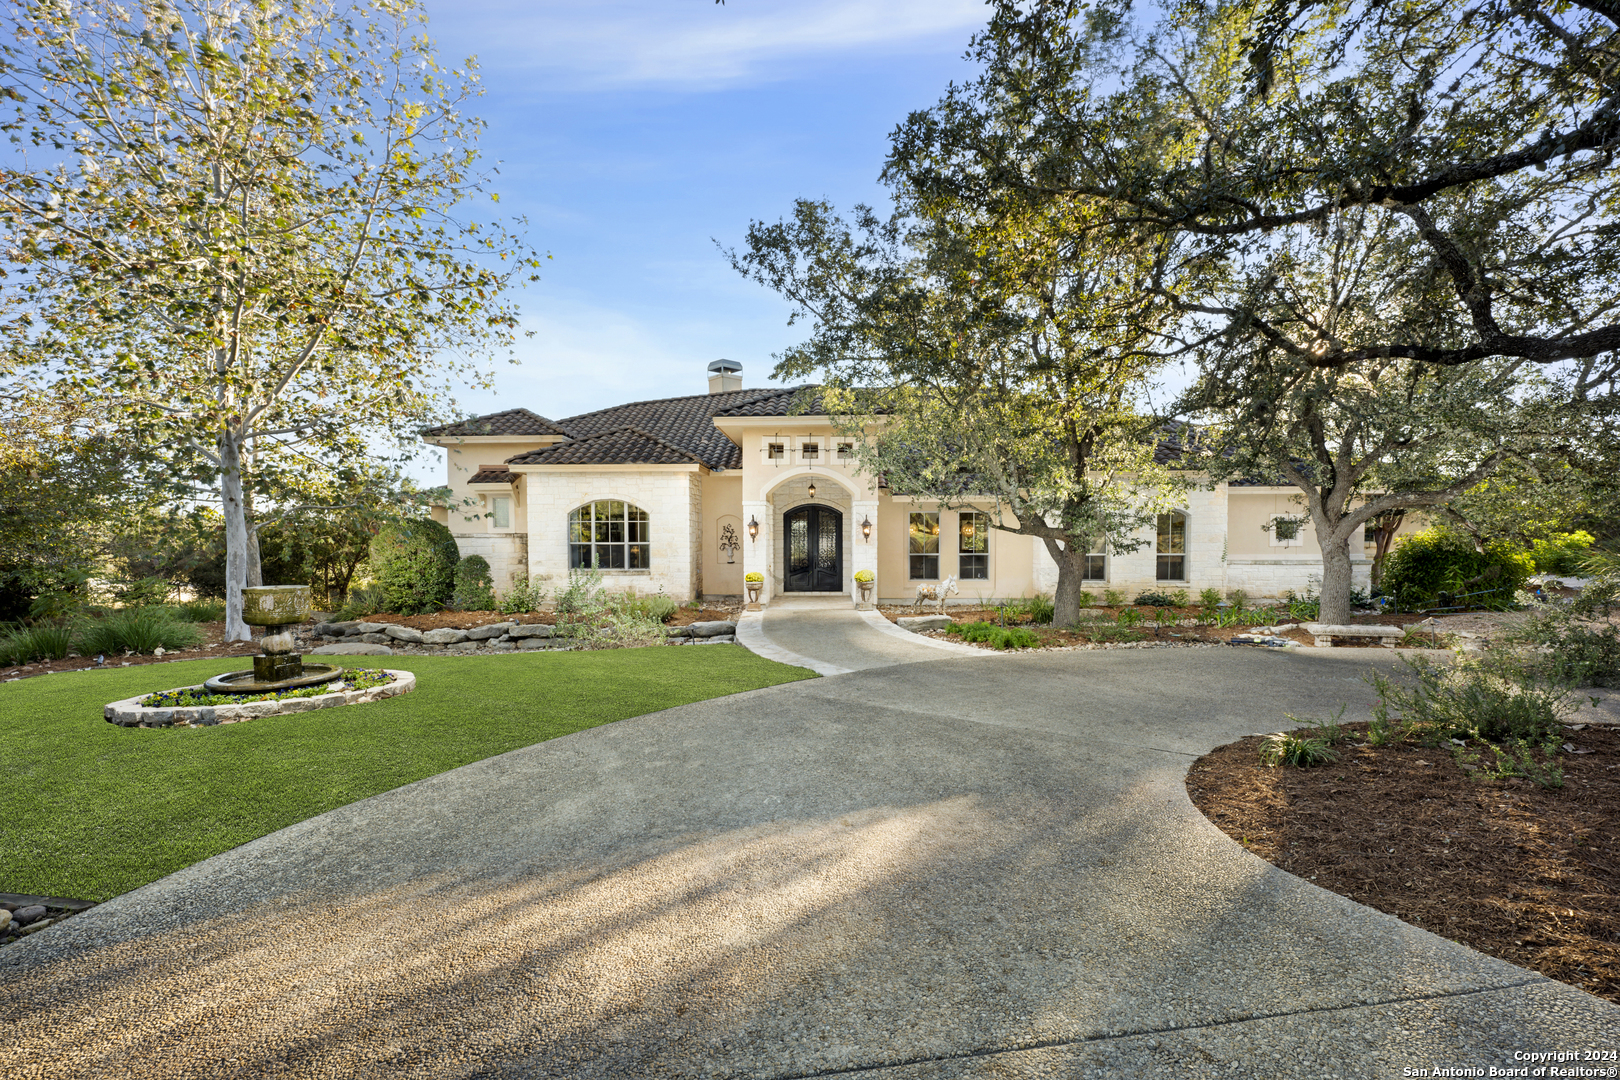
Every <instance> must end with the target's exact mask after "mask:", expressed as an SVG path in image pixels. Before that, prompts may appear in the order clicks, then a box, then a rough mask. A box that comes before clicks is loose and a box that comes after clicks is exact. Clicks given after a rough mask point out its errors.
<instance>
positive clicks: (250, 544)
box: [246, 517, 264, 588]
mask: <svg viewBox="0 0 1620 1080" xmlns="http://www.w3.org/2000/svg"><path fill="white" fill-rule="evenodd" d="M246 520H247V578H246V580H247V584H248V585H250V586H252V587H253V588H257V587H259V586H260V585H263V584H264V564H263V563H262V562H260V561H259V526H258V525H257V524H255V523H254V522H253V520H252V518H251V517H247V518H246Z"/></svg>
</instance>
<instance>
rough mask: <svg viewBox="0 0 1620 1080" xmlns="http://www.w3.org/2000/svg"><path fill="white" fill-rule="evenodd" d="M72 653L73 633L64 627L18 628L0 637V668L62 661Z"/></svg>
mask: <svg viewBox="0 0 1620 1080" xmlns="http://www.w3.org/2000/svg"><path fill="white" fill-rule="evenodd" d="M72 651H73V631H72V630H71V629H70V628H68V627H65V626H19V627H17V628H15V629H14V630H12V631H11V632H10V633H7V634H4V635H0V667H15V666H17V665H18V664H32V663H33V662H34V661H36V660H63V659H66V657H67V655H68V653H70V652H72Z"/></svg>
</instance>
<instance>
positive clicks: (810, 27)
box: [430, 0, 989, 90]
mask: <svg viewBox="0 0 1620 1080" xmlns="http://www.w3.org/2000/svg"><path fill="white" fill-rule="evenodd" d="M434 7H437V5H432V7H430V10H432V8H434ZM440 10H442V12H443V15H444V17H445V18H449V19H453V20H454V24H455V25H454V26H453V27H449V26H447V25H446V24H445V23H444V21H443V20H442V19H441V20H440V22H439V23H438V24H437V25H436V26H435V27H434V30H435V32H436V33H439V34H441V35H442V34H444V32H445V31H446V30H447V29H448V30H449V32H450V36H451V37H452V38H453V39H454V41H455V43H457V44H460V43H462V42H467V41H470V40H471V39H472V38H473V37H474V36H476V38H477V39H479V40H480V41H481V45H480V46H479V48H478V49H477V51H478V52H479V54H480V60H481V62H483V63H485V64H495V65H499V66H501V67H508V68H511V67H522V68H526V69H528V70H530V71H533V72H535V73H536V75H538V76H540V77H542V78H544V79H545V81H546V82H547V83H548V84H551V85H552V86H553V88H555V86H556V84H557V83H559V82H561V83H564V84H566V85H571V86H574V87H576V88H579V89H593V90H595V89H605V88H611V87H615V86H646V85H661V86H667V87H680V88H688V89H706V88H711V87H719V86H725V85H734V84H736V83H739V82H749V81H760V80H766V79H772V78H778V77H781V76H782V75H783V74H785V73H786V72H787V70H788V69H790V68H791V67H793V66H794V65H795V63H797V62H803V61H807V60H812V59H816V58H825V57H828V56H832V55H836V54H840V53H848V52H854V51H864V50H871V49H890V50H896V51H903V50H905V49H907V48H909V47H913V46H921V45H923V44H932V43H935V42H937V41H938V39H939V38H940V37H941V36H948V37H950V38H952V39H954V40H957V41H959V42H960V43H961V44H962V45H963V46H964V47H965V45H966V44H967V39H968V36H969V35H970V34H971V33H972V32H973V30H975V29H977V28H978V27H980V26H983V25H984V24H985V22H986V21H987V20H988V18H989V10H988V8H987V7H986V4H985V0H731V2H729V3H728V4H726V5H725V6H723V7H722V6H717V5H715V4H713V3H711V2H710V0H604V2H596V3H584V4H581V3H579V2H578V0H542V2H540V3H537V4H532V5H529V6H528V7H527V8H526V9H525V10H524V11H523V12H521V13H513V12H512V11H510V10H509V9H508V10H504V11H498V10H496V9H495V7H494V5H493V4H489V3H486V4H484V5H478V4H469V5H466V6H462V5H457V6H456V7H455V8H454V10H453V14H452V10H451V9H449V8H445V9H440Z"/></svg>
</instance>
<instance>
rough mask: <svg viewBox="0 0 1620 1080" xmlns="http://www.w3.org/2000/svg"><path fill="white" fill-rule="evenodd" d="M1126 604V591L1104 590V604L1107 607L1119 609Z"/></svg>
mask: <svg viewBox="0 0 1620 1080" xmlns="http://www.w3.org/2000/svg"><path fill="white" fill-rule="evenodd" d="M1124 602H1125V590H1124V589H1104V590H1103V604H1104V605H1106V606H1107V607H1119V605H1121V604H1123V603H1124Z"/></svg>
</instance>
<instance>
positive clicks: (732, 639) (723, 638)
mask: <svg viewBox="0 0 1620 1080" xmlns="http://www.w3.org/2000/svg"><path fill="white" fill-rule="evenodd" d="M736 641H737V635H735V634H721V635H719V636H718V637H711V638H703V639H702V640H700V641H697V642H694V644H697V645H725V644H728V643H730V644H736Z"/></svg>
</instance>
